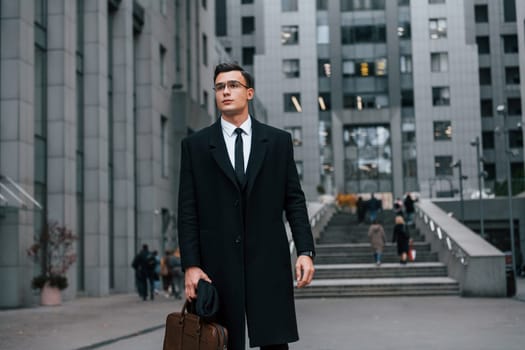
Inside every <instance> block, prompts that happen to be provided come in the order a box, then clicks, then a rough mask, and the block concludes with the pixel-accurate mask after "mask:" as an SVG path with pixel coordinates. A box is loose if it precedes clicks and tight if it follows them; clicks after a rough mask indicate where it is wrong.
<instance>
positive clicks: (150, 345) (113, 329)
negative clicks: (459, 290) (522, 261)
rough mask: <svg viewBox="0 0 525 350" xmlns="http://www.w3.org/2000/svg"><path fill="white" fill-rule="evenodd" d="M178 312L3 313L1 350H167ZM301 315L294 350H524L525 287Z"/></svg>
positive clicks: (331, 307)
mask: <svg viewBox="0 0 525 350" xmlns="http://www.w3.org/2000/svg"><path fill="white" fill-rule="evenodd" d="M181 305H182V304H181V302H180V301H175V300H173V299H165V298H163V297H158V298H157V299H156V300H154V301H147V302H142V301H139V300H138V297H136V296H135V295H113V296H110V297H106V298H78V299H76V300H74V301H69V302H64V304H63V305H62V306H57V307H35V308H29V309H19V310H5V311H0V349H2V350H11V349H38V350H61V349H70V350H71V349H104V350H109V349H112V350H120V349H122V350H124V349H140V350H149V349H152V350H153V349H156V350H157V349H162V339H163V336H164V327H163V324H164V320H165V317H166V315H167V314H168V313H169V312H172V311H175V310H179V309H180V307H181ZM297 314H298V319H299V332H300V335H301V340H300V341H299V342H298V343H295V344H293V345H292V346H291V349H294V350H298V349H301V350H314V349H315V350H346V349H364V350H366V349H381V350H384V349H396V350H397V349H400V348H402V349H404V350H407V349H408V350H411V349H418V350H419V349H425V350H427V349H461V350H464V349H467V350H468V349H472V350H474V349H476V350H481V349H487V350H488V349H508V350H514V349H516V350H517V349H520V350H522V349H523V348H524V344H525V279H523V278H521V279H519V280H518V294H517V296H516V297H515V298H498V299H495V298H494V299H493V298H460V297H392V298H389V297H384V298H346V299H302V300H298V301H297Z"/></svg>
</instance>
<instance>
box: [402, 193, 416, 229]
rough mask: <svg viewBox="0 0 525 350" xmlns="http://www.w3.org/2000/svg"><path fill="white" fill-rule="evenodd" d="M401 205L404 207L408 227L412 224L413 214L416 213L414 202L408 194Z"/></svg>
mask: <svg viewBox="0 0 525 350" xmlns="http://www.w3.org/2000/svg"><path fill="white" fill-rule="evenodd" d="M403 204H404V205H405V215H406V219H407V224H408V225H413V224H414V213H415V211H416V209H415V207H414V200H413V199H412V196H411V195H410V193H409V192H407V193H406V195H405V199H404V200H403Z"/></svg>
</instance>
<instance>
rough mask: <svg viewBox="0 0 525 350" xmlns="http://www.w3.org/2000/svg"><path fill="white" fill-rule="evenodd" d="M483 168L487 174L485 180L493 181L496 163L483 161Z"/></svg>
mask: <svg viewBox="0 0 525 350" xmlns="http://www.w3.org/2000/svg"><path fill="white" fill-rule="evenodd" d="M483 170H484V171H485V173H486V174H487V176H486V177H485V180H489V181H493V180H494V179H496V164H494V163H483Z"/></svg>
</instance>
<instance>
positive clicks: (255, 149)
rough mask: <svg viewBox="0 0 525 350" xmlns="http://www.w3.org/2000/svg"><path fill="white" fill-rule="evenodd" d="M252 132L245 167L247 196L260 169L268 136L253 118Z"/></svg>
mask: <svg viewBox="0 0 525 350" xmlns="http://www.w3.org/2000/svg"><path fill="white" fill-rule="evenodd" d="M252 133H253V134H252V148H251V150H250V159H249V161H248V167H247V169H246V187H247V191H246V193H247V195H248V196H249V195H250V192H251V190H252V188H253V185H254V183H255V179H256V178H257V174H258V173H259V171H260V170H261V166H262V164H263V161H264V157H265V155H266V146H267V143H268V137H267V135H266V133H265V132H264V129H263V128H262V126H261V123H259V122H258V121H257V120H255V119H253V118H252Z"/></svg>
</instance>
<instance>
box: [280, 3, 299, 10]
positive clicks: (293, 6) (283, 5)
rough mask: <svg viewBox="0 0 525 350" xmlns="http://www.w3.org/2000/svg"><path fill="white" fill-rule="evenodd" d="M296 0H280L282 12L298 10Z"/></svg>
mask: <svg viewBox="0 0 525 350" xmlns="http://www.w3.org/2000/svg"><path fill="white" fill-rule="evenodd" d="M298 9H299V7H298V2H297V0H281V11H282V12H296V11H298Z"/></svg>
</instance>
